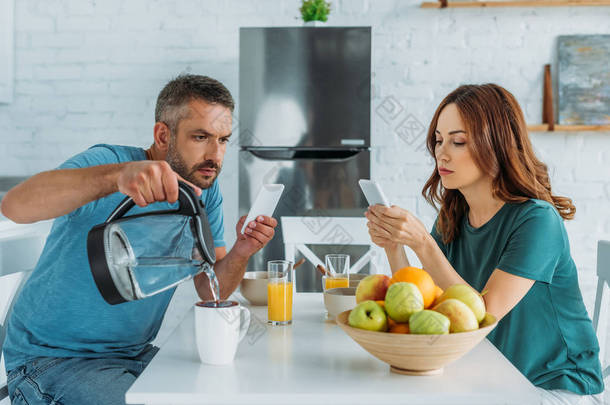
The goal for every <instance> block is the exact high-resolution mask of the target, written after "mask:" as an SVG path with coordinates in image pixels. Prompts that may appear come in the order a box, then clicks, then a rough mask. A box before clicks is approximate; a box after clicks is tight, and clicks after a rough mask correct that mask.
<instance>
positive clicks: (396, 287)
mask: <svg viewBox="0 0 610 405" xmlns="http://www.w3.org/2000/svg"><path fill="white" fill-rule="evenodd" d="M422 309H424V297H423V296H422V295H421V292H420V291H419V288H417V286H416V285H415V284H413V283H407V282H404V281H402V282H399V283H394V284H392V285H391V286H390V287H389V288H388V292H387V293H386V295H385V311H386V312H387V314H388V316H389V317H390V318H392V319H393V320H395V321H396V322H398V323H404V322H408V321H409V318H410V317H411V315H413V314H414V313H416V312H419V311H421V310H422Z"/></svg>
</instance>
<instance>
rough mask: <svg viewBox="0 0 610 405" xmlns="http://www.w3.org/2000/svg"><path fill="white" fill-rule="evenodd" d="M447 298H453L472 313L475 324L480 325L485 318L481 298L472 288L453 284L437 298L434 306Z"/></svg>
mask: <svg viewBox="0 0 610 405" xmlns="http://www.w3.org/2000/svg"><path fill="white" fill-rule="evenodd" d="M449 298H455V299H457V300H460V301H462V302H463V303H464V304H466V305H468V307H469V308H470V309H471V310H472V312H473V313H474V316H475V317H476V318H477V322H478V323H480V322H481V321H482V320H483V318H485V301H483V297H481V294H479V293H478V292H477V291H476V290H475V289H474V288H472V287H470V286H469V285H467V284H454V285H452V286H451V287H449V288H447V289H446V290H445V291H444V292H443V294H442V295H441V296H440V297H438V299H437V300H436V302H435V303H436V304H440V303H441V302H443V301H445V300H446V299H449Z"/></svg>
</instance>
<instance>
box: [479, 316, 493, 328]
mask: <svg viewBox="0 0 610 405" xmlns="http://www.w3.org/2000/svg"><path fill="white" fill-rule="evenodd" d="M495 322H496V317H495V316H493V315H492V314H490V313H489V312H488V313H486V314H485V318H483V321H481V322H480V323H479V328H484V327H486V326H489V325H493V324H494V323H495Z"/></svg>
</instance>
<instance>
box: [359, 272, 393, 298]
mask: <svg viewBox="0 0 610 405" xmlns="http://www.w3.org/2000/svg"><path fill="white" fill-rule="evenodd" d="M389 285H390V277H388V276H386V275H385V274H371V275H369V276H366V277H365V278H363V279H362V280H360V283H358V287H356V302H357V303H361V302H364V301H367V300H373V301H381V300H383V299H384V297H385V293H386V292H387V291H388V286H389Z"/></svg>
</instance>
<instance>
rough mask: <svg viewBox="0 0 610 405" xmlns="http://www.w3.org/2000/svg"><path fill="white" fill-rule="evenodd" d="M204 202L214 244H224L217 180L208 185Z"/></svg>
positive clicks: (217, 245) (220, 245) (220, 198)
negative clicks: (210, 185)
mask: <svg viewBox="0 0 610 405" xmlns="http://www.w3.org/2000/svg"><path fill="white" fill-rule="evenodd" d="M204 203H205V211H206V214H207V216H208V222H209V223H210V230H211V231H212V237H213V238H214V246H215V247H222V246H226V243H225V230H224V220H223V213H222V194H221V193H220V187H218V181H215V182H214V184H213V185H212V187H210V189H209V191H208V193H207V195H206V199H205V201H204Z"/></svg>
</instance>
